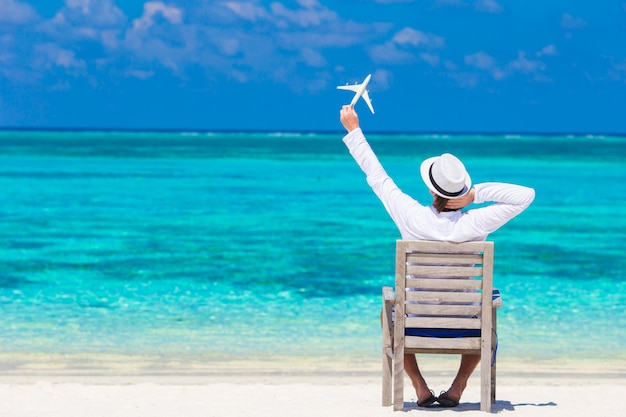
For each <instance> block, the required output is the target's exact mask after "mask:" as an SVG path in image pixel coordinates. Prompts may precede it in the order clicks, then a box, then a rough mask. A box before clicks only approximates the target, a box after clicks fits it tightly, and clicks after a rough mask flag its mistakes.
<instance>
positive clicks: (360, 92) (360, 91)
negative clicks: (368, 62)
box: [337, 74, 374, 114]
mask: <svg viewBox="0 0 626 417" xmlns="http://www.w3.org/2000/svg"><path fill="white" fill-rule="evenodd" d="M370 78H372V74H370V75H368V76H367V77H365V80H363V82H362V83H361V84H356V83H355V84H354V85H340V86H338V87H337V88H338V89H339V90H350V91H354V92H355V94H354V98H353V99H352V102H351V103H350V105H351V106H354V105H355V104H356V102H357V101H358V100H359V97H363V100H365V103H367V106H368V107H369V108H370V110H371V111H372V114H374V107H372V102H371V101H370V96H369V94H367V90H366V88H367V83H369V82H370Z"/></svg>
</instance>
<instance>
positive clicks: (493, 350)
mask: <svg viewBox="0 0 626 417" xmlns="http://www.w3.org/2000/svg"><path fill="white" fill-rule="evenodd" d="M497 315H498V314H497V309H496V308H494V309H493V310H492V314H491V325H492V326H493V334H492V335H491V337H492V339H491V356H492V357H493V363H492V366H491V404H495V403H496V364H497V353H498V352H497V350H498V331H497V329H498V327H497V321H496V319H497Z"/></svg>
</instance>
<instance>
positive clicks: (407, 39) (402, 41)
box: [392, 27, 445, 48]
mask: <svg viewBox="0 0 626 417" xmlns="http://www.w3.org/2000/svg"><path fill="white" fill-rule="evenodd" d="M392 40H393V42H395V43H396V44H398V45H410V46H415V47H419V46H423V47H427V48H442V47H443V46H444V44H445V41H444V39H443V38H442V37H440V36H436V35H433V34H432V33H424V32H422V31H419V30H415V29H413V28H410V27H407V28H404V29H402V30H401V31H400V32H398V33H396V34H395V35H394V36H393V38H392Z"/></svg>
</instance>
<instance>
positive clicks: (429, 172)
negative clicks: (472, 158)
mask: <svg viewBox="0 0 626 417" xmlns="http://www.w3.org/2000/svg"><path fill="white" fill-rule="evenodd" d="M420 173H421V174H422V179H423V180H424V183H426V186H427V187H428V188H429V189H430V190H431V191H432V192H433V193H435V194H437V195H439V196H441V197H443V198H459V197H463V196H464V195H465V194H467V193H468V192H469V190H470V188H472V179H471V178H470V176H469V174H468V173H467V171H466V170H465V166H464V165H463V162H461V160H460V159H459V158H457V157H456V156H454V155H452V154H449V153H444V154H443V155H440V156H433V157H432V158H428V159H427V160H425V161H424V162H422V165H421V166H420Z"/></svg>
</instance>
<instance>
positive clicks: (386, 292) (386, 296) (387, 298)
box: [383, 287, 396, 304]
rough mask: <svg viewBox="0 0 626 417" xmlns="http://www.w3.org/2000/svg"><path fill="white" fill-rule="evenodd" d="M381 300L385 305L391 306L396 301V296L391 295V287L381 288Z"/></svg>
mask: <svg viewBox="0 0 626 417" xmlns="http://www.w3.org/2000/svg"><path fill="white" fill-rule="evenodd" d="M383 300H384V302H385V304H387V303H391V304H393V303H394V302H395V301H396V296H395V294H394V293H393V288H392V287H383Z"/></svg>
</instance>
